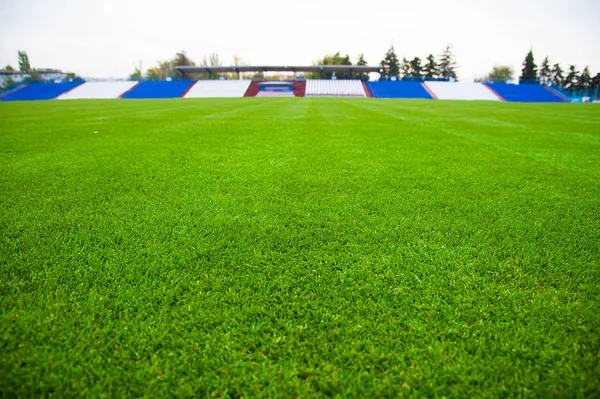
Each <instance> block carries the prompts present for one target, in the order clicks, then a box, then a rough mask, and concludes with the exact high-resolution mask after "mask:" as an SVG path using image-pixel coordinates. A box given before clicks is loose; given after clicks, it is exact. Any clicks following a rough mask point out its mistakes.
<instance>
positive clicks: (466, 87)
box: [425, 82, 500, 101]
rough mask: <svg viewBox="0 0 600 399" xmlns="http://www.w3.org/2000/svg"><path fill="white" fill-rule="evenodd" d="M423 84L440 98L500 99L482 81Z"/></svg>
mask: <svg viewBox="0 0 600 399" xmlns="http://www.w3.org/2000/svg"><path fill="white" fill-rule="evenodd" d="M425 85H426V86H427V87H428V88H429V90H431V92H433V94H435V96H436V97H437V98H438V99H440V100H491V101H500V99H499V98H498V97H497V96H496V95H495V94H494V93H493V92H492V91H491V90H490V89H489V88H488V87H487V86H485V85H484V84H482V83H462V82H426V83H425Z"/></svg>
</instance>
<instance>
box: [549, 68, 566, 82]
mask: <svg viewBox="0 0 600 399" xmlns="http://www.w3.org/2000/svg"><path fill="white" fill-rule="evenodd" d="M563 80H564V76H563V70H562V68H561V66H560V64H554V66H552V71H550V82H552V83H553V84H555V85H557V86H562V85H563Z"/></svg>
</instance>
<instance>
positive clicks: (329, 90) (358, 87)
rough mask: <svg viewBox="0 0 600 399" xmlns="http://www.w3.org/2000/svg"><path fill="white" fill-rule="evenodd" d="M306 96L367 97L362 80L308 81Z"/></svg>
mask: <svg viewBox="0 0 600 399" xmlns="http://www.w3.org/2000/svg"><path fill="white" fill-rule="evenodd" d="M306 96H331V97H337V96H343V97H366V96H367V94H366V93H365V89H364V87H363V85H362V82H361V81H360V80H307V81H306Z"/></svg>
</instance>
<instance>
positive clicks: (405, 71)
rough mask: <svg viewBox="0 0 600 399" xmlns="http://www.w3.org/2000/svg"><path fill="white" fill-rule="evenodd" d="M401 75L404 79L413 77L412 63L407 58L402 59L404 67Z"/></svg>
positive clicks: (402, 66)
mask: <svg viewBox="0 0 600 399" xmlns="http://www.w3.org/2000/svg"><path fill="white" fill-rule="evenodd" d="M401 73H402V77H407V78H408V77H411V76H412V75H411V74H410V61H409V60H407V59H406V57H402V65H401Z"/></svg>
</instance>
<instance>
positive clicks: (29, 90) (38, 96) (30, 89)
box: [0, 82, 82, 101]
mask: <svg viewBox="0 0 600 399" xmlns="http://www.w3.org/2000/svg"><path fill="white" fill-rule="evenodd" d="M81 83H82V82H68V83H32V84H29V85H27V86H25V87H23V88H22V89H20V90H17V91H14V92H12V93H9V94H7V95H6V96H4V97H2V98H0V101H32V100H52V99H53V98H56V97H58V96H60V95H61V94H63V93H66V92H67V91H69V90H72V89H74V88H75V87H77V86H79V85H80V84H81Z"/></svg>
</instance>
